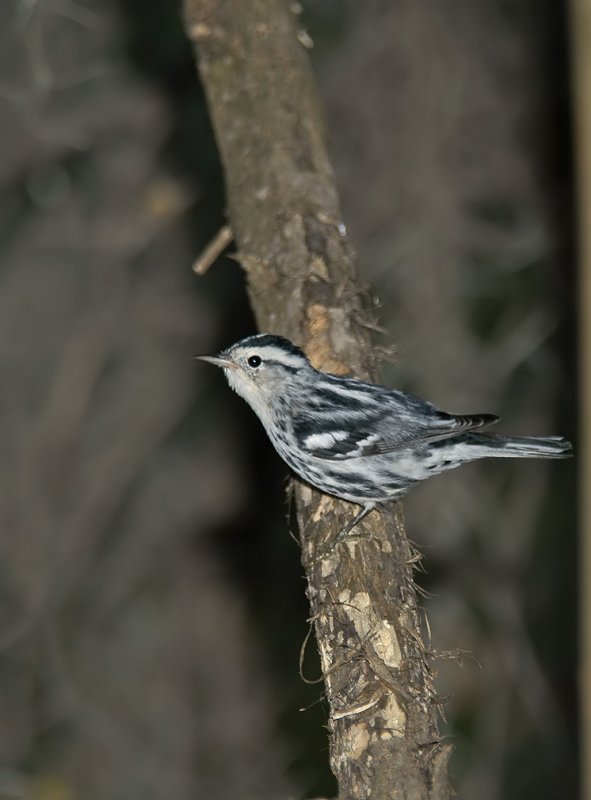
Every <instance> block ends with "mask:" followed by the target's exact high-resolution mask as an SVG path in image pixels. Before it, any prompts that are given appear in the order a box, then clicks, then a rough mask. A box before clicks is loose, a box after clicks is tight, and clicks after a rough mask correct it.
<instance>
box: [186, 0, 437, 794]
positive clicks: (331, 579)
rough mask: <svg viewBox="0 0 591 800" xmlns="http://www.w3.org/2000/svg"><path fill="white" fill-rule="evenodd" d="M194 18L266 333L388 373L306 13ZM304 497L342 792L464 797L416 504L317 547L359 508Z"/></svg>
mask: <svg viewBox="0 0 591 800" xmlns="http://www.w3.org/2000/svg"><path fill="white" fill-rule="evenodd" d="M185 19H186V29H187V34H188V36H189V38H190V39H191V40H192V42H193V43H194V44H195V46H196V51H197V56H198V63H199V70H200V75H201V80H202V82H203V85H204V87H205V91H206V94H207V98H208V103H209V108H210V114H211V118H212V120H213V126H214V130H215V134H216V138H217V142H218V146H219V149H220V153H221V158H222V162H223V165H224V168H225V177H226V189H227V198H228V209H229V217H230V224H231V227H232V230H233V233H234V239H235V242H236V245H237V250H238V256H239V260H240V262H241V264H242V266H243V267H244V269H245V271H246V274H247V279H248V289H249V293H250V299H251V302H252V306H253V309H254V312H255V314H256V318H257V321H258V324H259V327H260V329H261V330H262V331H268V332H272V333H279V334H283V335H285V336H288V337H289V338H290V339H292V340H294V341H295V342H297V343H298V344H299V345H301V346H303V347H304V349H305V350H306V352H307V354H308V355H309V356H310V359H311V361H312V362H313V363H314V365H315V366H316V367H319V368H321V369H325V370H328V371H330V372H333V373H337V374H344V373H349V372H352V373H353V374H355V375H356V376H358V377H362V378H368V377H369V378H373V379H375V378H376V359H375V355H374V352H373V350H372V347H371V344H370V340H369V335H368V328H369V326H370V324H371V320H370V319H369V318H368V315H367V313H366V311H365V310H364V307H363V303H362V300H361V290H360V287H359V285H358V284H357V281H356V277H355V268H354V261H353V254H352V252H351V249H350V247H349V245H348V244H347V238H346V233H345V226H344V225H343V222H342V220H341V216H340V210H339V203H338V197H337V192H336V188H335V181H334V177H333V173H332V170H331V166H330V163H329V161H328V156H327V152H326V146H325V141H324V131H323V123H322V114H321V109H320V106H319V100H318V95H317V92H316V88H315V85H314V81H313V77H312V73H311V69H310V65H309V62H308V57H307V54H306V52H305V50H304V47H303V44H302V43H306V41H307V36H306V35H305V34H303V33H302V32H301V31H300V30H299V28H298V18H297V16H296V15H295V14H294V12H293V9H292V7H290V4H289V3H288V0H248V2H245V1H244V0H223V2H222V1H221V0H185ZM295 495H296V503H297V516H298V522H299V527H300V531H301V541H302V552H303V563H304V566H305V569H306V574H307V580H308V597H309V600H310V604H311V608H312V617H313V620H314V624H315V630H316V637H317V641H318V647H319V650H320V658H321V664H322V671H323V674H324V679H325V684H326V696H327V700H328V703H329V709H330V710H329V720H328V729H329V733H330V760H331V766H332V770H333V772H334V774H335V776H336V778H337V780H338V784H339V797H340V798H342V800H345V798H347V799H348V798H372V800H386V798H388V799H390V798H405V799H406V800H418V798H429V799H430V800H436V799H437V800H440V799H443V798H448V797H449V787H448V780H447V760H448V756H449V751H450V746H449V745H448V744H444V743H442V741H441V739H440V736H439V732H438V728H437V707H438V702H439V701H438V699H437V697H436V694H435V691H434V688H433V682H432V675H431V671H430V668H429V654H428V653H427V652H426V650H425V646H424V643H423V637H422V632H421V627H422V626H421V615H420V610H419V608H418V606H417V594H416V589H415V586H414V582H413V564H414V562H415V560H416V559H415V554H414V553H413V551H412V549H411V547H410V545H409V542H408V539H407V537H406V533H405V529H404V523H403V517H402V510H401V508H400V507H394V506H392V508H391V509H390V510H386V511H383V512H379V513H378V512H377V511H376V512H373V513H372V514H370V515H369V517H368V518H367V519H366V521H365V522H364V523H362V524H361V525H360V526H359V528H358V529H356V534H357V536H356V537H355V538H350V539H348V540H347V541H346V542H345V543H344V544H343V545H340V546H338V547H336V548H335V549H334V551H333V552H332V553H330V555H329V556H326V557H324V556H323V557H321V558H317V556H318V554H319V553H321V552H324V551H325V548H326V543H327V542H328V541H329V540H331V539H332V537H334V536H335V535H336V533H337V532H338V531H339V530H340V529H341V528H342V527H343V526H344V524H345V523H346V521H347V520H349V519H350V518H351V515H352V514H353V513H355V512H356V511H357V510H358V509H357V507H355V506H352V505H350V504H347V503H343V502H340V501H337V500H334V499H333V498H330V497H327V496H323V495H321V494H320V493H319V492H316V491H315V490H313V489H311V488H310V487H308V486H306V485H304V484H302V483H300V482H296V488H295Z"/></svg>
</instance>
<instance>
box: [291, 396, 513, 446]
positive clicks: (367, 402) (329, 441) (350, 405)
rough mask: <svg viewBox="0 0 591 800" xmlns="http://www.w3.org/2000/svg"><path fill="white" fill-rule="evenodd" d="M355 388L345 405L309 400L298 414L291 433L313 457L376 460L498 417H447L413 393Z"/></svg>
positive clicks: (335, 402)
mask: <svg viewBox="0 0 591 800" xmlns="http://www.w3.org/2000/svg"><path fill="white" fill-rule="evenodd" d="M351 384H354V386H353V392H355V393H356V394H347V391H346V387H344V388H343V391H342V392H341V395H340V396H341V398H342V402H337V401H336V400H335V398H334V397H332V398H331V399H330V403H325V404H324V406H321V405H319V404H318V403H315V400H314V398H311V399H309V402H306V403H304V404H303V407H300V409H299V410H298V411H297V412H296V413H295V414H294V416H293V420H292V433H293V435H294V436H295V438H296V441H297V444H298V447H299V448H300V449H301V450H303V451H304V452H307V453H309V455H310V456H313V457H315V458H322V459H328V460H338V461H341V460H345V459H348V458H362V457H365V456H375V455H380V454H382V453H390V452H394V451H396V450H405V449H407V448H409V447H414V446H416V445H419V444H424V443H427V442H436V441H438V440H442V439H449V438H453V437H455V436H459V435H460V434H462V433H466V432H467V431H473V430H476V429H478V428H483V427H485V426H488V425H492V424H493V423H495V422H497V421H498V419H499V418H498V417H496V416H495V415H493V414H477V415H459V416H456V415H453V414H446V413H444V412H443V411H439V410H438V409H437V408H435V406H432V405H431V404H430V403H426V402H425V401H423V400H420V399H419V398H417V397H414V396H413V395H408V394H405V393H403V392H396V391H392V390H387V389H383V390H381V389H380V387H374V386H373V385H372V384H363V383H360V382H358V381H354V382H353V381H351ZM364 391H365V392H366V393H367V397H366V398H364V397H363V392H364ZM380 392H381V394H380Z"/></svg>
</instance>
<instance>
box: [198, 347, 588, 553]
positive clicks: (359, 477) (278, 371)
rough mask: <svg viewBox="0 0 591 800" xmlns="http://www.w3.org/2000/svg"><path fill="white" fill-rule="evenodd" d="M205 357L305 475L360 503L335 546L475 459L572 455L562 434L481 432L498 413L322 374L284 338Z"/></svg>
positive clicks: (309, 480) (294, 467) (291, 463)
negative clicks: (442, 406) (393, 503)
mask: <svg viewBox="0 0 591 800" xmlns="http://www.w3.org/2000/svg"><path fill="white" fill-rule="evenodd" d="M198 358H201V359H202V360H203V361H208V362H210V363H211V364H215V365H216V366H218V367H221V368H222V369H223V370H224V374H225V376H226V378H227V380H228V383H229V384H230V386H231V387H232V389H234V391H236V392H237V393H238V394H239V395H240V396H241V397H243V398H244V399H245V400H246V402H247V403H248V404H249V405H250V407H251V408H252V409H253V411H254V412H255V414H256V415H257V416H258V417H259V419H260V420H261V422H262V423H263V425H264V427H265V430H266V431H267V434H268V436H269V438H270V439H271V442H272V443H273V445H274V447H275V449H276V450H277V452H278V453H279V455H280V456H281V457H282V458H283V460H284V461H285V462H286V463H287V464H288V465H289V466H290V467H291V469H292V470H293V471H294V472H295V473H296V474H297V475H299V476H300V478H303V479H304V481H306V482H307V483H310V484H312V486H315V487H316V488H318V489H320V490H321V491H323V492H326V493H327V494H330V495H334V496H335V497H340V498H341V499H343V500H349V501H350V502H352V503H358V504H359V505H361V506H362V508H361V510H360V511H359V512H358V514H357V515H356V516H355V517H354V518H353V519H352V520H351V522H350V523H349V524H348V525H347V526H346V527H345V528H344V529H343V531H341V533H340V534H339V537H338V540H340V539H342V538H343V537H344V536H345V535H346V534H347V533H348V532H349V531H350V530H351V529H352V528H353V527H354V526H355V525H356V524H357V523H358V522H359V521H360V520H361V519H362V518H363V517H364V516H365V515H366V514H368V513H369V512H370V511H371V510H372V509H374V508H375V507H376V506H377V505H378V504H380V503H384V502H387V501H389V500H396V499H399V498H400V497H402V496H403V495H404V494H405V493H406V492H407V491H408V490H409V489H410V488H411V487H412V486H413V485H414V484H416V483H418V482H419V481H422V480H425V479H426V478H430V477H432V476H433V475H437V474H439V473H440V472H443V471H444V470H448V469H455V468H456V467H459V466H461V465H462V464H465V463H466V462H468V461H474V460H475V459H478V458H488V457H491V456H492V457H516V458H566V457H568V456H569V455H571V451H572V445H571V444H570V442H568V441H567V440H566V439H564V438H562V437H560V436H547V437H506V436H499V435H496V434H493V433H488V432H487V433H476V432H475V431H477V430H479V429H480V428H485V427H487V426H488V425H492V424H493V423H495V422H497V421H498V419H499V418H498V417H496V416H495V415H494V414H476V415H459V416H458V415H454V414H446V413H445V412H443V411H439V410H438V409H437V408H435V406H433V405H431V404H430V403H427V402H425V401H424V400H420V399H419V398H418V397H414V396H413V395H411V394H406V393H405V392H401V391H397V390H396V389H387V388H385V387H384V386H377V385H375V384H373V383H365V382H363V381H358V380H355V379H353V378H343V377H341V376H338V375H330V374H328V373H326V372H320V371H318V370H317V369H314V367H313V366H312V365H311V364H310V362H309V360H308V359H307V357H306V356H305V354H304V353H303V352H302V350H300V348H299V347H296V345H294V344H293V343H292V342H290V341H289V340H288V339H284V338H283V337H282V336H273V335H270V334H259V335H258V336H249V337H247V338H246V339H242V340H241V341H239V342H237V343H236V344H234V345H232V346H231V347H228V348H227V349H226V350H224V351H222V352H221V353H220V354H219V355H217V356H198Z"/></svg>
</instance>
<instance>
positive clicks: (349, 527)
mask: <svg viewBox="0 0 591 800" xmlns="http://www.w3.org/2000/svg"><path fill="white" fill-rule="evenodd" d="M375 507H376V506H375V503H368V504H367V505H365V506H363V507H362V509H361V511H358V512H357V514H355V516H354V517H353V519H352V520H351V521H350V522H348V523H347V524H346V525H345V527H344V528H343V530H342V531H339V533H338V535H337V537H336V539H335V540H334V542H333V543H332V546H331V549H332V547H336V546H337V544H340V543H341V542H342V541H343V540H344V539H346V538H347V536H348V535H349V534H350V533H351V531H352V530H353V528H354V527H355V526H356V525H357V524H358V523H359V522H361V520H362V519H363V518H364V517H366V516H367V515H368V514H369V512H370V511H373V510H374V508H375Z"/></svg>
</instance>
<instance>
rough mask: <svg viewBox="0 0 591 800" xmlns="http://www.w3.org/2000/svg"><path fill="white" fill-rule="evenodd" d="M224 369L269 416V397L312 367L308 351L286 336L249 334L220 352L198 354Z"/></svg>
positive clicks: (236, 387)
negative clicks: (285, 337) (307, 355)
mask: <svg viewBox="0 0 591 800" xmlns="http://www.w3.org/2000/svg"><path fill="white" fill-rule="evenodd" d="M197 358H199V359H201V361H208V362H209V363H210V364H215V365H216V366H217V367H221V368H222V369H223V370H224V374H225V376H226V379H227V381H228V383H229V384H230V386H231V388H232V389H234V391H235V392H237V393H238V394H239V395H240V396H241V397H243V398H244V399H245V400H246V402H247V403H249V405H250V406H251V407H252V408H253V409H254V411H255V412H256V413H257V414H258V415H259V416H260V417H261V418H264V417H265V412H266V409H267V408H268V402H269V397H270V396H271V395H274V396H277V395H278V394H280V393H281V392H283V391H284V390H285V389H286V388H287V387H288V386H290V385H292V384H293V383H294V382H297V381H298V379H301V377H302V376H303V375H304V374H305V373H306V372H307V371H308V370H312V369H313V367H312V366H311V364H310V362H309V361H308V359H307V358H306V355H305V354H304V353H303V351H302V350H300V348H299V347H297V346H296V345H295V344H293V343H292V342H290V341H289V339H284V338H283V336H273V335H271V334H268V333H261V334H259V335H257V336H248V337H247V338H246V339H241V340H240V341H239V342H236V344H233V345H232V346H231V347H228V348H226V350H223V351H222V352H221V353H219V355H217V356H197Z"/></svg>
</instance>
